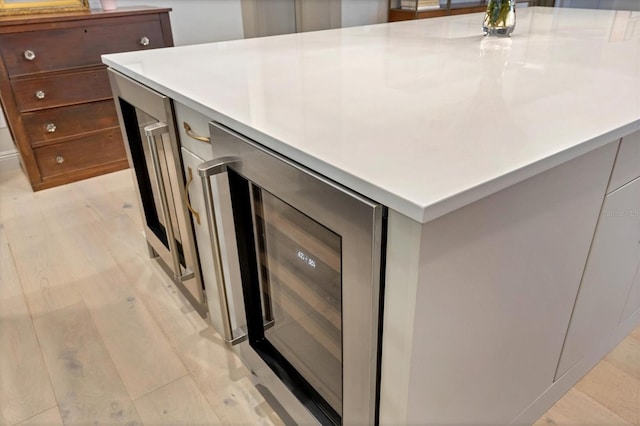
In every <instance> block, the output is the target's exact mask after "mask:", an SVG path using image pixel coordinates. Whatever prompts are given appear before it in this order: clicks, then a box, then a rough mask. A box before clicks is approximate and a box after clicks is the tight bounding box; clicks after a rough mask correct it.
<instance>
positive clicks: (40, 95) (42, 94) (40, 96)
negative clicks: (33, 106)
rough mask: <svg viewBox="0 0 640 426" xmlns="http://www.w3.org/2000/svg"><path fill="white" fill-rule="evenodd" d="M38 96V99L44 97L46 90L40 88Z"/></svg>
mask: <svg viewBox="0 0 640 426" xmlns="http://www.w3.org/2000/svg"><path fill="white" fill-rule="evenodd" d="M36 98H38V99H44V92H43V91H42V90H38V91H37V92H36Z"/></svg>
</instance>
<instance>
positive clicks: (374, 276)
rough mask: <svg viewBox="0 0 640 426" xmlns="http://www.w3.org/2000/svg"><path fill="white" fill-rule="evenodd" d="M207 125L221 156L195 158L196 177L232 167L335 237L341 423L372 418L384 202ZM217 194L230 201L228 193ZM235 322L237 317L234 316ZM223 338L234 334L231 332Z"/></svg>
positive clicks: (253, 362)
mask: <svg viewBox="0 0 640 426" xmlns="http://www.w3.org/2000/svg"><path fill="white" fill-rule="evenodd" d="M210 132H211V141H212V144H213V145H214V146H215V150H216V153H217V154H218V155H220V156H221V157H226V158H219V159H217V160H212V161H211V162H206V163H204V164H203V165H201V167H199V172H200V174H201V176H205V178H206V176H207V173H209V174H215V173H211V172H207V169H208V167H215V168H217V169H216V172H217V173H224V172H225V171H226V170H227V169H230V170H233V171H234V172H235V173H237V174H239V175H240V176H242V177H243V178H245V179H247V180H248V181H250V182H253V183H254V184H256V185H258V186H259V187H260V188H262V189H263V190H265V191H268V192H270V193H271V194H273V195H275V196H277V197H278V198H280V199H281V200H282V201H284V202H285V203H287V204H289V205H291V206H294V207H295V208H296V209H297V210H299V211H301V212H302V213H304V214H306V215H307V216H309V217H310V218H312V219H314V220H316V221H317V222H319V223H320V224H322V225H324V226H326V227H327V228H329V229H331V230H332V231H334V232H335V233H337V234H338V235H340V236H341V237H342V265H343V270H342V277H343V286H342V306H343V311H342V324H343V328H342V336H343V337H342V341H343V345H342V351H343V354H342V355H343V356H342V360H343V364H342V366H343V378H342V380H343V382H342V383H343V393H342V399H343V400H342V406H343V411H342V422H343V423H344V424H351V423H358V424H360V423H361V424H372V423H374V422H375V414H376V412H375V411H376V389H377V368H378V336H379V312H378V311H379V306H380V279H381V253H382V241H383V238H382V233H383V225H382V222H383V214H384V208H383V207H382V206H381V205H379V204H376V203H374V202H372V201H370V200H368V199H366V198H364V197H362V196H359V195H357V194H355V193H353V192H351V191H348V190H347V189H345V188H343V187H341V186H339V185H337V184H335V183H333V182H331V181H329V180H327V179H326V178H324V177H322V176H319V175H317V174H316V173H314V172H312V171H309V170H307V169H305V168H303V167H301V166H299V165H297V164H295V163H293V162H291V161H290V160H288V159H286V158H284V157H282V156H280V155H278V154H276V153H273V152H271V151H268V150H267V149H266V148H264V147H261V146H260V145H258V144H256V143H255V142H253V141H251V140H249V139H247V138H245V137H243V136H242V135H239V134H237V133H235V132H233V131H232V130H230V129H228V128H226V127H224V126H222V125H220V124H218V123H210ZM209 170H210V169H209ZM221 201H223V202H225V203H226V204H229V205H230V204H231V200H221ZM209 210H212V209H209ZM221 211H222V214H223V217H222V218H221V219H222V221H218V222H224V223H226V224H229V223H230V221H229V219H228V217H227V218H225V217H224V216H225V215H226V216H228V215H230V214H231V211H230V210H228V209H222V210H221ZM231 223H233V222H231ZM218 226H220V225H218ZM227 226H228V225H227ZM220 229H221V230H222V233H221V234H223V235H226V236H227V238H226V239H225V241H224V245H225V246H226V247H234V248H233V250H234V251H236V252H237V248H236V247H235V245H236V241H235V239H234V238H229V236H233V237H235V233H234V231H233V229H225V226H224V225H223V226H222V227H220ZM221 246H222V244H221ZM222 266H223V267H225V265H222ZM223 285H225V284H224V283H223ZM225 291H233V293H234V300H241V299H242V298H241V297H239V296H240V295H241V294H242V283H241V282H240V281H238V280H234V281H232V282H230V283H227V285H226V290H225ZM236 312H240V310H239V309H236ZM236 321H237V323H238V324H241V323H242V320H241V319H240V318H236ZM227 337H229V340H234V339H237V338H238V337H239V336H234V335H231V336H227ZM241 353H242V354H243V357H244V359H245V361H246V362H247V363H248V364H249V365H250V367H251V368H252V369H253V370H254V371H256V372H257V373H259V374H261V375H262V376H263V377H268V381H271V380H273V377H271V376H272V375H273V372H271V369H270V368H269V367H268V366H266V364H265V363H264V362H262V361H258V360H259V359H260V356H259V355H258V354H257V353H255V351H253V349H252V348H251V347H250V345H249V343H246V344H245V343H243V344H242V345H241ZM254 355H255V356H254ZM265 366H266V368H265ZM278 382H279V381H278ZM281 388H284V389H286V388H285V387H284V386H282V387H277V389H275V391H277V392H279V390H278V389H280V391H281V390H282V389H281ZM271 391H272V392H273V390H271ZM274 394H275V392H274ZM275 396H276V398H279V395H275ZM282 397H283V398H285V399H289V398H290V397H292V394H291V392H285V393H284V394H283V395H282ZM296 411H297V410H296ZM301 420H302V419H301Z"/></svg>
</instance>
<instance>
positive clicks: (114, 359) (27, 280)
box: [0, 164, 640, 425]
mask: <svg viewBox="0 0 640 426" xmlns="http://www.w3.org/2000/svg"><path fill="white" fill-rule="evenodd" d="M1 166H2V165H1V164H0V167H1ZM141 229H142V228H141V222H140V214H139V211H138V206H137V201H136V196H135V192H134V190H133V187H132V183H131V175H130V172H129V171H128V170H127V171H122V172H117V173H112V174H109V175H105V176H101V177H98V178H94V179H89V180H86V181H82V182H77V183H73V184H70V185H65V186H63V187H58V188H52V189H48V190H45V191H41V192H37V193H33V192H31V190H30V188H29V186H28V184H27V181H26V179H25V178H24V176H23V175H22V173H21V172H20V171H19V170H17V169H15V168H11V169H7V168H6V167H5V168H4V170H3V169H2V168H0V425H5V424H7V425H14V424H42V425H44V424H47V425H55V424H58V425H59V424H103V423H107V424H114V423H118V424H120V423H122V424H128V425H134V424H141V423H145V424H219V423H223V424H281V423H282V422H281V421H280V419H279V418H278V416H277V415H276V414H275V413H274V412H273V410H272V409H271V407H270V406H269V405H268V404H267V403H266V402H265V401H264V399H263V398H262V397H261V395H260V394H259V393H258V392H257V391H256V389H255V387H254V384H253V382H252V376H251V374H250V373H249V371H248V370H247V369H246V368H245V367H243V365H242V364H241V362H240V361H239V359H238V358H237V357H236V355H235V354H234V353H233V352H231V351H230V350H228V349H227V348H226V346H225V344H224V343H223V341H222V340H221V338H220V337H219V336H218V335H217V334H216V332H215V331H214V330H213V329H212V328H211V327H210V326H209V325H208V324H207V323H206V322H205V321H204V320H202V319H201V318H200V317H199V316H198V314H197V313H196V312H195V311H193V309H191V308H190V306H189V305H188V303H187V302H186V301H185V300H184V298H183V297H182V296H181V295H180V294H179V292H178V291H177V289H176V288H174V286H173V285H172V283H171V281H170V280H169V279H168V278H167V277H166V276H165V275H164V273H163V272H162V270H160V268H159V267H158V266H157V265H156V264H155V262H154V261H151V260H150V259H148V257H147V254H146V253H147V250H146V245H145V241H144V236H143V234H142V231H141ZM639 413H640V329H637V330H635V332H634V333H632V334H631V335H630V336H628V337H627V338H626V339H625V340H624V341H623V342H622V343H621V344H620V345H619V346H618V347H617V348H616V349H615V350H614V351H612V352H611V353H610V354H609V355H608V356H607V358H606V359H605V360H603V361H602V362H601V363H600V364H598V365H597V366H596V367H595V368H594V369H593V370H592V371H591V373H589V375H588V376H586V377H585V378H584V379H583V380H582V381H581V382H580V383H578V384H577V385H576V386H575V387H574V388H573V389H572V390H571V391H569V393H567V395H566V396H565V397H564V398H563V399H562V400H560V401H559V402H558V403H557V404H556V405H555V406H554V407H553V408H551V409H550V410H549V412H548V413H546V414H545V415H544V416H543V417H542V418H541V419H540V420H539V421H538V424H567V425H568V424H599V425H601V424H611V425H613V424H620V425H622V424H634V423H635V424H640V417H639V416H640V414H639Z"/></svg>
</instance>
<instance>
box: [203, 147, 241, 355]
mask: <svg viewBox="0 0 640 426" xmlns="http://www.w3.org/2000/svg"><path fill="white" fill-rule="evenodd" d="M238 162H239V159H238V158H235V157H222V158H218V159H216V160H210V161H205V162H204V163H202V164H200V165H199V166H198V174H199V175H200V177H201V178H202V191H203V192H204V199H205V207H206V210H207V223H208V225H209V239H210V240H211V248H212V249H213V266H214V270H215V274H216V282H217V284H218V297H219V299H220V311H221V313H222V327H223V329H224V330H223V332H224V336H223V337H224V340H225V341H226V342H227V343H228V344H230V345H236V344H238V343H240V342H242V341H244V340H246V339H247V335H246V333H245V334H241V335H238V336H234V335H233V328H232V326H231V312H230V310H229V296H228V294H227V286H226V284H225V282H224V274H223V270H222V256H221V253H220V239H219V238H218V231H217V230H218V224H217V221H216V216H215V212H214V206H213V193H212V192H211V176H215V175H217V174H220V173H224V172H226V171H227V167H228V166H229V165H231V164H235V163H238Z"/></svg>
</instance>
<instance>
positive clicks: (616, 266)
mask: <svg viewBox="0 0 640 426" xmlns="http://www.w3.org/2000/svg"><path fill="white" fill-rule="evenodd" d="M639 213H640V179H636V180H634V181H633V182H631V183H629V184H628V185H625V186H623V187H622V188H620V189H619V190H617V191H614V192H612V193H611V194H609V195H608V196H607V197H606V198H605V202H604V206H603V209H602V212H601V214H600V220H599V222H598V228H597V231H596V234H595V237H594V240H593V245H592V247H591V252H590V253H589V258H588V260H587V265H586V268H585V272H584V277H583V279H582V283H581V285H580V290H579V291H578V296H577V299H576V304H575V307H574V309H573V315H572V316H571V323H570V324H569V330H568V332H567V337H566V340H565V344H564V348H563V350H562V355H561V357H560V363H559V365H558V372H557V374H556V379H557V378H559V377H560V376H561V375H562V374H564V373H565V372H566V371H567V370H568V369H569V368H571V367H572V366H573V365H574V364H575V363H577V362H578V361H580V359H581V358H582V357H583V356H584V355H586V354H587V353H588V352H589V350H590V348H591V347H593V346H594V345H595V344H597V343H598V342H599V341H601V340H602V338H603V337H604V336H606V335H607V333H610V332H612V331H613V330H615V328H616V327H617V326H618V324H619V323H620V319H621V317H622V315H623V310H624V309H625V303H626V301H627V298H628V297H629V292H630V289H631V287H632V285H633V281H634V276H635V273H636V270H637V269H638V264H639V263H640V244H638V243H639V241H640V216H639Z"/></svg>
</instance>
